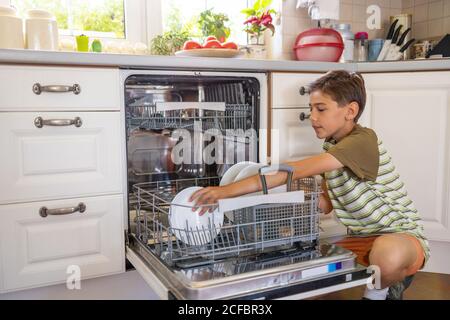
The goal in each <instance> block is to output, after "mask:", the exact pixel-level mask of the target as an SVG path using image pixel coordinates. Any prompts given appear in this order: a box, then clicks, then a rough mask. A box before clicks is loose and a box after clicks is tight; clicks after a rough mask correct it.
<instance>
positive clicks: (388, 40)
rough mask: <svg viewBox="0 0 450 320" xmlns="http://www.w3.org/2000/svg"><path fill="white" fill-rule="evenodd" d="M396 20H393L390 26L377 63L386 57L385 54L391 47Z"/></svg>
mask: <svg viewBox="0 0 450 320" xmlns="http://www.w3.org/2000/svg"><path fill="white" fill-rule="evenodd" d="M397 22H398V19H395V20H394V22H393V23H392V24H391V26H390V28H389V31H388V34H387V37H386V40H385V41H384V44H383V48H382V49H381V52H380V54H379V55H378V58H377V61H383V60H384V58H385V57H386V54H387V52H388V50H389V48H390V46H391V43H392V36H393V35H394V31H395V26H396V25H397Z"/></svg>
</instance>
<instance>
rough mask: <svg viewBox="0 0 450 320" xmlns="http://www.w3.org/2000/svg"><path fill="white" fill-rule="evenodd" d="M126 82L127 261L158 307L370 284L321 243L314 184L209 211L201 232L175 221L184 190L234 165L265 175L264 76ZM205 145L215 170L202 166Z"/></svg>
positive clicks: (141, 74) (145, 75) (187, 75)
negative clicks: (251, 165)
mask: <svg viewBox="0 0 450 320" xmlns="http://www.w3.org/2000/svg"><path fill="white" fill-rule="evenodd" d="M122 80H123V84H124V88H123V89H124V90H123V92H124V102H125V104H124V108H125V112H124V114H125V119H124V121H125V122H126V136H127V157H128V159H127V160H128V161H127V170H126V171H125V172H127V174H128V177H127V181H128V190H129V193H128V199H127V200H128V201H127V204H128V221H127V224H128V236H127V239H128V242H127V247H126V250H127V253H126V255H127V259H128V260H129V261H130V262H131V264H132V265H133V266H134V267H135V268H136V269H137V271H138V272H139V273H140V274H141V275H142V277H143V278H144V279H145V281H146V282H147V283H148V284H149V286H150V287H151V288H152V289H153V290H154V291H155V293H156V294H157V295H158V296H159V297H160V298H161V299H279V298H293V299H299V298H306V297H311V296H314V295H319V294H324V293H327V292H332V291H336V290H341V289H345V288H348V287H352V286H359V285H363V284H365V283H366V279H367V278H369V275H368V274H367V273H366V269H365V268H362V267H360V266H358V265H357V264H356V261H355V255H354V254H353V253H352V252H349V251H347V250H345V249H343V248H339V247H336V246H334V245H329V244H326V243H321V242H320V241H319V211H318V196H319V193H320V192H321V191H320V186H318V184H317V183H316V181H315V179H314V178H312V177H309V178H305V179H298V180H296V181H292V180H291V179H288V181H290V182H288V183H287V184H286V190H287V191H286V192H284V191H283V192H279V193H278V194H267V193H268V191H267V190H265V193H266V194H263V195H254V196H253V197H254V198H253V200H261V201H260V202H259V203H258V202H252V201H250V200H249V199H250V197H248V198H246V199H245V200H244V201H240V202H242V203H244V204H245V205H243V206H240V207H237V206H235V203H231V205H230V206H229V207H228V209H226V210H219V212H220V213H221V215H218V213H217V212H216V211H217V210H212V212H211V213H210V214H208V220H207V224H206V225H205V224H203V225H201V227H199V225H189V223H188V220H183V219H182V220H183V221H180V220H179V219H178V221H177V220H176V219H175V220H173V219H174V212H182V211H183V210H185V208H186V205H180V204H178V203H174V199H175V198H176V196H177V195H178V194H179V193H180V192H182V191H183V190H185V189H187V188H190V187H197V188H198V187H208V186H217V185H219V183H220V180H221V177H222V176H223V175H224V173H225V172H227V170H228V169H229V168H230V167H231V166H232V165H233V164H235V163H237V162H241V161H248V162H249V161H252V162H259V163H260V164H263V165H265V164H267V115H268V110H267V96H268V94H267V76H266V75H265V74H263V73H233V72H228V73H224V72H215V73H213V72H191V71H182V72H173V71H148V70H123V71H122ZM182 134H184V135H182ZM197 134H198V136H197ZM180 136H182V137H183V138H182V139H181V140H179V137H180ZM191 137H192V138H191ZM196 137H197V140H196ZM198 137H200V138H198ZM195 141H200V145H198V144H197V145H195ZM204 142H205V144H204ZM179 143H181V144H184V146H185V147H186V146H190V143H192V145H193V148H188V149H189V151H187V152H186V151H184V150H183V152H181V154H182V158H183V159H182V160H183V161H181V163H180V162H176V161H174V158H173V157H171V154H173V152H174V150H178V149H177V146H178V145H179ZM207 143H215V147H214V148H213V149H214V152H212V153H211V154H213V155H214V159H215V160H214V161H209V160H205V159H204V157H203V156H204V155H205V153H204V150H208V149H207V148H208V147H209V145H208V146H206V144H207ZM216 148H217V149H216ZM220 148H224V149H225V151H226V152H218V151H216V150H219V149H220ZM178 154H180V153H178ZM198 155H200V157H199V158H200V161H199V162H194V163H193V162H188V161H185V160H186V158H185V157H186V156H188V157H187V158H189V159H192V158H193V159H196V156H198ZM191 156H192V157H191ZM260 173H261V171H260ZM290 174H291V173H290ZM262 176H263V174H262V173H261V177H262ZM288 198H289V201H282V200H283V199H288ZM227 200H231V201H232V202H233V200H232V199H227ZM236 200H237V199H236ZM236 202H237V201H236ZM250 203H251V204H250ZM219 206H220V205H219ZM177 208H178V209H177ZM174 209H177V210H174ZM188 210H190V208H188ZM191 213H192V214H193V215H194V214H197V213H194V212H191ZM180 219H181V218H180ZM174 221H175V222H176V223H173V222H174Z"/></svg>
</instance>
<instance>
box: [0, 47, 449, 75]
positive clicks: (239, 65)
mask: <svg viewBox="0 0 450 320" xmlns="http://www.w3.org/2000/svg"><path fill="white" fill-rule="evenodd" d="M0 64H41V65H42V64H45V65H71V66H105V67H122V68H148V69H189V70H192V69H197V70H205V69H210V70H229V71H237V70H238V71H259V72H265V71H285V72H289V71H290V72H325V71H328V70H336V69H345V70H349V71H359V72H402V71H403V72H408V71H432V70H450V59H448V58H446V59H436V60H409V61H390V62H388V61H387V62H362V63H334V62H314V61H311V62H306V61H305V62H303V61H292V60H291V61H289V60H254V59H244V58H204V57H201V58H197V57H196V58H192V57H176V56H149V55H147V56H142V55H125V54H106V53H81V52H55V51H34V50H10V49H0Z"/></svg>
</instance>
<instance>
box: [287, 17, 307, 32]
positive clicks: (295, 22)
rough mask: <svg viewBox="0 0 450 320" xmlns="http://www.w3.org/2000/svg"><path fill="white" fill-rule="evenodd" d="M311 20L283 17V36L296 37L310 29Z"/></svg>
mask: <svg viewBox="0 0 450 320" xmlns="http://www.w3.org/2000/svg"><path fill="white" fill-rule="evenodd" d="M311 22H312V21H311V19H306V18H298V17H284V19H283V34H286V35H297V34H299V33H300V32H303V31H305V30H307V29H310V28H311Z"/></svg>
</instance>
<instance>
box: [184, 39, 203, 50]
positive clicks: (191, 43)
mask: <svg viewBox="0 0 450 320" xmlns="http://www.w3.org/2000/svg"><path fill="white" fill-rule="evenodd" d="M201 48H202V45H201V44H200V43H198V42H196V41H193V40H188V41H186V42H185V43H184V45H183V50H191V49H201Z"/></svg>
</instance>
